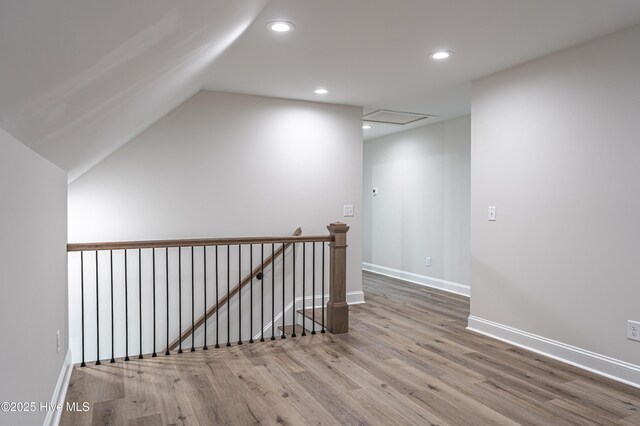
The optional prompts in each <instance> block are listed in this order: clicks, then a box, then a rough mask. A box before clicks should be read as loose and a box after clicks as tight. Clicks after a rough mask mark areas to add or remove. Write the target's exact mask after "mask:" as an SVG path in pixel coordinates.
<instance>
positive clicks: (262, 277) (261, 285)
mask: <svg viewBox="0 0 640 426" xmlns="http://www.w3.org/2000/svg"><path fill="white" fill-rule="evenodd" d="M260 258H261V261H260V262H261V263H260V341H261V342H264V244H260Z"/></svg>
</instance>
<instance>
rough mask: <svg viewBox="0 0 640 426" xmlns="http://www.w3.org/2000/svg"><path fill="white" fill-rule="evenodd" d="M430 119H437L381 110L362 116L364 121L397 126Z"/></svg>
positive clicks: (411, 113) (415, 113)
mask: <svg viewBox="0 0 640 426" xmlns="http://www.w3.org/2000/svg"><path fill="white" fill-rule="evenodd" d="M429 117H437V116H436V115H430V114H419V113H417V112H402V111H391V110H388V109H379V110H377V111H373V112H370V113H368V114H365V115H364V116H362V119H363V121H371V122H373V123H385V124H397V125H399V126H404V125H405V124H409V123H414V122H416V121H419V120H424V119H425V118H429Z"/></svg>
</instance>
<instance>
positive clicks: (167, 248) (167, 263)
mask: <svg viewBox="0 0 640 426" xmlns="http://www.w3.org/2000/svg"><path fill="white" fill-rule="evenodd" d="M164 264H165V273H166V277H165V278H166V281H167V348H166V349H165V351H164V354H165V355H171V352H169V247H165V248H164Z"/></svg>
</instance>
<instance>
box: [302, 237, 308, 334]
mask: <svg viewBox="0 0 640 426" xmlns="http://www.w3.org/2000/svg"><path fill="white" fill-rule="evenodd" d="M306 259H307V243H306V242H303V243H302V335H303V336H306V335H307V328H306V325H307V324H306V322H307V311H306V309H307V305H306V303H307V301H306V297H307V288H306V282H307V269H306V268H307V261H306Z"/></svg>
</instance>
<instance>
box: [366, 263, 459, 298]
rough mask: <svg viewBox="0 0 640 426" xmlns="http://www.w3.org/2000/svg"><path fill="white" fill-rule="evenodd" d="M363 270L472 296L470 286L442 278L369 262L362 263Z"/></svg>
mask: <svg viewBox="0 0 640 426" xmlns="http://www.w3.org/2000/svg"><path fill="white" fill-rule="evenodd" d="M362 269H363V270H365V271H368V272H373V273H374V274H379V275H384V276H386V277H391V278H395V279H398V280H402V281H408V282H410V283H414V284H419V285H423V286H426V287H431V288H437V289H438V290H444V291H448V292H450V293H455V294H459V295H461V296H466V297H469V296H470V294H471V290H470V287H469V286H468V285H466V284H460V283H456V282H453V281H447V280H442V279H440V278H434V277H428V276H426V275H420V274H415V273H413V272H406V271H401V270H399V269H393V268H388V267H386V266H380V265H374V264H373V263H367V262H362Z"/></svg>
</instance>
